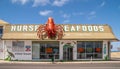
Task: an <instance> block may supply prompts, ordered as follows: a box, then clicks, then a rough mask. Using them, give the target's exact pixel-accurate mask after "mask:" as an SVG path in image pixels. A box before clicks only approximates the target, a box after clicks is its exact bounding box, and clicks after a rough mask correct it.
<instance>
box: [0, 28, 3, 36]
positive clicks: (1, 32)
mask: <svg viewBox="0 0 120 69" xmlns="http://www.w3.org/2000/svg"><path fill="white" fill-rule="evenodd" d="M2 34H3V29H2V27H0V38H1V37H2Z"/></svg>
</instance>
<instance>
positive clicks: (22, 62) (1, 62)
mask: <svg viewBox="0 0 120 69" xmlns="http://www.w3.org/2000/svg"><path fill="white" fill-rule="evenodd" d="M4 63H7V64H17V63H19V64H77V63H81V64H82V63H83V64H84V63H88V64H89V63H120V61H79V62H78V61H77V62H74V61H72V62H33V61H4V60H0V64H4Z"/></svg>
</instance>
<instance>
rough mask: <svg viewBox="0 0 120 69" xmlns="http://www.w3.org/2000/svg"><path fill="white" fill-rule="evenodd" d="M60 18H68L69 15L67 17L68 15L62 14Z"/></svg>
mask: <svg viewBox="0 0 120 69" xmlns="http://www.w3.org/2000/svg"><path fill="white" fill-rule="evenodd" d="M62 17H63V18H69V17H70V15H68V14H63V15H62Z"/></svg>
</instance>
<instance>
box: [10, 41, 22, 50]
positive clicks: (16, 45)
mask: <svg viewBox="0 0 120 69" xmlns="http://www.w3.org/2000/svg"><path fill="white" fill-rule="evenodd" d="M12 50H13V51H14V52H23V51H24V41H13V42H12Z"/></svg>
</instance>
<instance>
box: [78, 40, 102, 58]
mask: <svg viewBox="0 0 120 69" xmlns="http://www.w3.org/2000/svg"><path fill="white" fill-rule="evenodd" d="M77 50H78V51H77V58H78V59H91V58H93V59H102V41H101V42H100V41H81V42H77Z"/></svg>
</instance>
